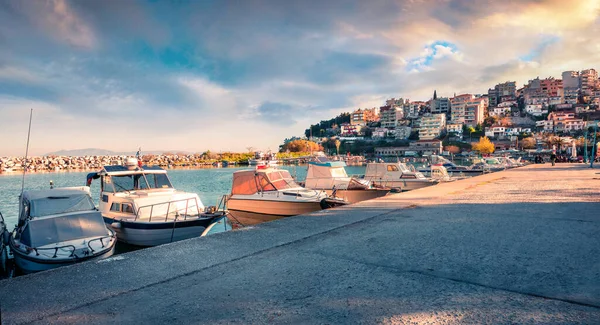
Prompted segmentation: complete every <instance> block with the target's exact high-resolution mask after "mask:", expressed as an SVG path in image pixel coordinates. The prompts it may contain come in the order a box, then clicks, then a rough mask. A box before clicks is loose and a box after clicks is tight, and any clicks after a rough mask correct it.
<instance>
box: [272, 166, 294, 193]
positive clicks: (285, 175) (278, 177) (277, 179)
mask: <svg viewBox="0 0 600 325" xmlns="http://www.w3.org/2000/svg"><path fill="white" fill-rule="evenodd" d="M267 177H268V178H269V181H270V183H271V184H272V185H273V186H274V187H275V189H277V190H285V189H290V188H298V187H300V185H298V184H297V183H296V182H295V181H294V179H293V178H292V175H290V172H288V171H287V170H277V171H272V172H270V173H267ZM267 188H268V186H267ZM265 190H266V189H265ZM271 190H272V189H271Z"/></svg>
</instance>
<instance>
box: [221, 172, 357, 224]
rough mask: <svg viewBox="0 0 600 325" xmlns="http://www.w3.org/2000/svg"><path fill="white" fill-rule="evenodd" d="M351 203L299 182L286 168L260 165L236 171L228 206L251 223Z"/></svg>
mask: <svg viewBox="0 0 600 325" xmlns="http://www.w3.org/2000/svg"><path fill="white" fill-rule="evenodd" d="M346 204H348V202H347V201H344V200H341V199H337V198H333V197H330V196H329V195H327V193H326V192H325V191H315V190H311V189H306V188H303V187H301V186H300V185H298V184H297V183H296V182H295V181H294V179H293V178H292V176H291V175H290V173H289V172H288V171H287V170H284V169H276V168H268V167H266V166H259V167H257V168H256V169H249V170H241V171H237V172H235V173H233V184H232V188H231V194H230V195H229V196H228V198H227V210H228V211H229V213H230V214H231V216H232V217H233V219H234V220H237V221H238V222H240V223H241V224H243V225H252V224H257V223H261V222H266V221H272V220H276V219H280V218H284V217H291V216H295V215H300V214H305V213H310V212H314V211H318V210H321V209H327V208H331V207H336V206H341V205H346Z"/></svg>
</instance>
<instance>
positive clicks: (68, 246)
mask: <svg viewBox="0 0 600 325" xmlns="http://www.w3.org/2000/svg"><path fill="white" fill-rule="evenodd" d="M65 248H71V254H69V257H73V255H75V250H77V248H75V246H73V245H64V246H59V247H48V248H32V249H33V251H34V252H35V255H36V256H40V252H39V251H52V250H54V255H53V256H52V258H56V257H57V256H58V250H59V249H65Z"/></svg>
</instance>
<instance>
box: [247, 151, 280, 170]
mask: <svg viewBox="0 0 600 325" xmlns="http://www.w3.org/2000/svg"><path fill="white" fill-rule="evenodd" d="M248 165H250V166H267V167H275V166H278V165H279V160H277V159H276V158H275V155H273V154H272V153H271V152H268V153H266V154H265V153H263V152H261V151H257V152H255V153H254V158H252V159H248Z"/></svg>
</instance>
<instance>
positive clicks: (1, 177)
mask: <svg viewBox="0 0 600 325" xmlns="http://www.w3.org/2000/svg"><path fill="white" fill-rule="evenodd" d="M247 168H248V167H240V168H209V169H170V170H168V175H169V178H170V179H171V183H172V184H173V187H175V188H176V189H178V190H181V191H185V192H193V193H197V194H198V196H200V199H201V200H202V203H203V204H204V205H205V206H209V205H215V206H217V205H218V204H219V202H220V200H221V198H222V197H223V195H227V194H229V193H230V192H231V181H232V178H233V173H234V172H235V171H237V170H242V169H247ZM281 168H283V169H286V170H288V171H289V172H290V174H292V176H294V177H295V178H296V179H297V180H298V181H303V180H304V179H305V178H306V172H307V166H306V165H304V166H283V167H281ZM346 171H347V173H348V175H359V174H364V172H365V167H355V166H347V167H346ZM89 172H91V171H85V172H56V173H31V174H25V189H26V190H34V189H48V188H50V181H52V182H53V183H54V186H55V187H68V186H83V185H85V181H86V175H87V174H88V173H89ZM22 179H23V175H22V174H17V173H9V174H0V213H2V215H3V216H4V219H5V220H6V225H7V227H8V228H9V229H8V230H9V231H12V229H13V227H14V225H15V224H16V223H17V216H18V213H19V207H18V202H19V194H20V193H21V182H22ZM99 181H100V180H99V179H97V180H94V181H93V182H92V186H91V188H90V190H91V193H92V198H93V199H94V202H95V203H96V204H98V199H99V197H100V182H99Z"/></svg>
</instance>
